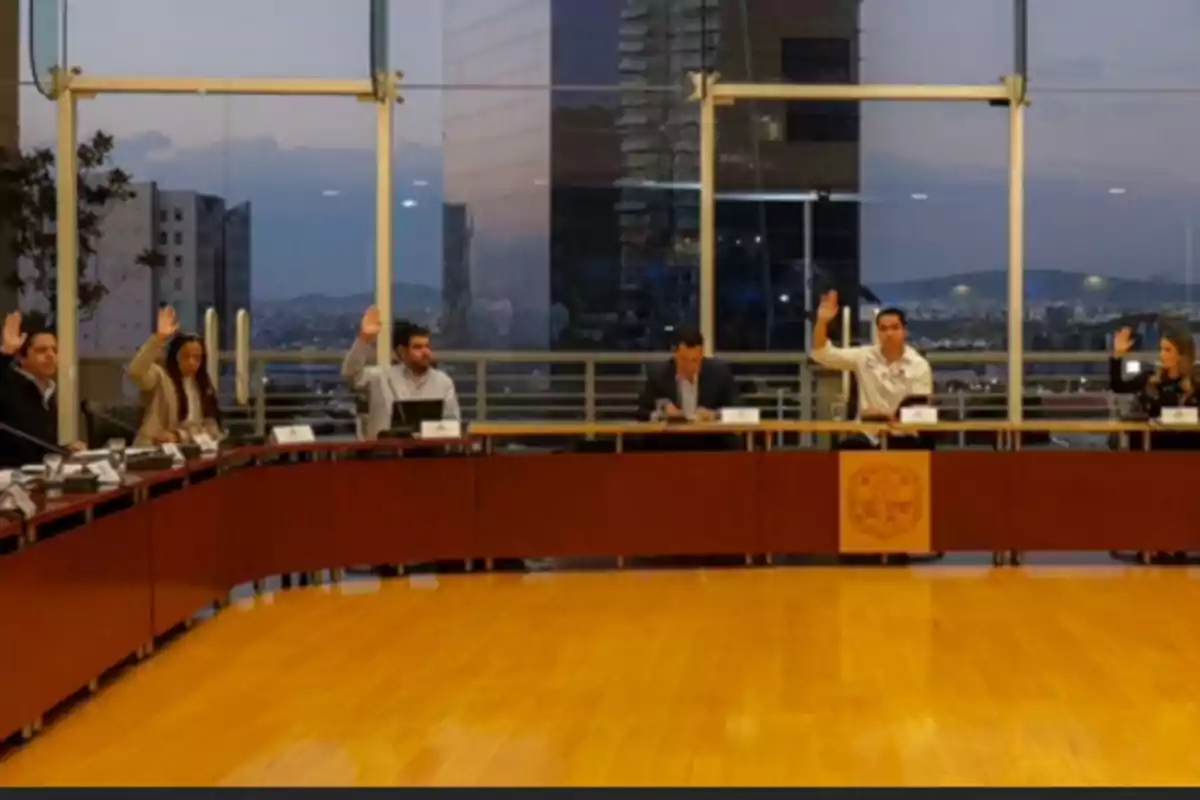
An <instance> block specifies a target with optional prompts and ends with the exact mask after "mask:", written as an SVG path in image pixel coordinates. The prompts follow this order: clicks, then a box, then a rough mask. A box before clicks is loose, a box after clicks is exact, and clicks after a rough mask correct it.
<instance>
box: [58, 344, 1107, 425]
mask: <svg viewBox="0 0 1200 800" xmlns="http://www.w3.org/2000/svg"><path fill="white" fill-rule="evenodd" d="M343 357H344V353H342V352H338V351H330V350H320V351H318V350H286V351H277V350H258V351H253V352H252V353H251V354H250V359H249V361H250V369H251V372H252V373H253V376H254V378H253V380H252V381H251V385H250V387H249V393H248V394H249V405H248V406H238V405H236V404H232V403H228V402H227V403H226V404H225V405H223V411H224V412H225V414H226V418H227V419H228V420H229V422H230V424H231V425H234V426H237V427H247V426H248V427H251V428H253V429H254V431H255V432H257V433H260V434H261V433H264V432H265V430H266V429H267V428H268V427H270V426H272V425H278V424H283V423H284V422H293V423H301V422H304V423H309V424H320V425H322V426H327V427H333V428H334V429H337V430H342V429H345V428H350V427H352V426H354V425H355V424H356V421H357V413H356V406H357V405H358V404H359V402H360V400H361V398H358V397H357V396H356V395H355V394H354V393H353V392H352V391H351V390H350V389H349V388H348V387H347V386H346V385H345V384H344V383H343V382H342V381H341V379H340V376H339V374H338V371H337V369H336V366H337V365H338V364H340V362H341V360H342V358H343ZM440 357H441V361H442V363H443V364H444V365H445V367H446V368H447V369H448V370H449V371H450V372H451V373H452V374H453V375H454V377H455V382H456V384H457V386H458V392H459V398H460V402H461V404H462V406H463V409H464V413H465V414H466V415H467V416H468V417H469V418H471V419H475V420H486V419H507V420H515V419H539V418H541V419H544V418H548V417H549V418H555V419H574V420H584V421H586V420H599V419H620V418H629V417H631V416H632V415H633V414H634V413H635V411H636V398H637V386H638V383H639V382H640V380H641V377H642V375H643V374H644V373H643V371H642V369H636V370H633V369H629V368H630V367H639V368H640V367H644V366H645V365H647V364H649V363H654V362H657V361H661V360H663V359H665V358H666V357H667V356H666V355H665V354H663V353H611V352H544V351H540V352H532V351H527V352H517V351H447V352H444V353H442V354H441V356H440ZM718 357H719V358H721V359H722V360H725V361H727V362H728V363H730V364H732V365H733V366H734V367H735V372H736V373H737V377H738V380H739V381H740V382H741V383H743V385H744V386H745V389H744V393H743V396H744V398H745V399H746V402H747V404H749V405H753V406H756V407H759V408H760V409H761V410H762V411H763V414H764V418H772V419H776V420H817V419H821V418H835V419H836V418H839V417H843V416H844V411H845V402H844V398H843V397H842V396H841V393H840V389H836V390H835V389H833V386H832V384H829V383H828V382H827V383H826V384H825V386H824V389H819V388H818V387H819V385H820V382H821V380H822V379H823V378H824V377H825V376H828V375H830V374H831V373H829V371H827V370H823V369H822V368H820V367H819V366H817V365H814V364H812V363H811V362H810V361H809V359H808V358H807V357H806V355H805V354H804V353H802V352H766V353H764V352H737V353H721V354H718ZM129 358H130V356H129V355H128V354H104V355H97V356H91V357H88V358H85V359H83V362H82V366H84V367H88V366H89V365H91V366H101V367H111V368H113V369H117V368H120V369H121V370H122V372H123V368H124V365H125V364H126V363H127V362H128V360H129ZM928 358H929V360H930V361H931V363H932V364H933V365H934V368H935V371H936V370H938V369H939V368H941V369H943V370H945V369H947V368H953V367H959V368H962V369H965V370H967V371H968V375H967V376H965V377H964V376H949V377H948V378H947V381H939V383H941V385H942V387H945V386H946V384H947V382H948V381H949V382H951V383H950V390H949V391H945V390H943V391H939V392H938V394H937V395H936V397H937V399H938V400H939V402H940V403H941V404H942V405H943V406H944V407H946V408H948V409H950V412H949V413H951V414H953V415H954V416H955V417H956V418H958V419H978V418H992V417H993V416H994V415H997V414H1003V413H1004V411H1005V408H1006V398H1007V395H1006V393H1004V392H1003V390H1002V388H1000V387H1001V386H1002V383H1003V381H1002V380H1000V379H999V377H998V376H997V377H988V376H980V375H974V376H972V375H970V374H969V371H970V370H971V369H972V368H976V367H979V366H991V365H1002V364H1004V363H1006V362H1007V354H1006V353H1003V352H984V351H965V352H951V351H935V352H931V353H929V354H928ZM1108 358H1109V356H1108V354H1107V353H1103V352H1041V353H1038V352H1034V353H1028V354H1027V355H1026V358H1025V362H1026V363H1028V364H1031V365H1075V366H1077V367H1082V368H1083V369H1087V368H1088V367H1091V368H1092V369H1093V370H1095V368H1096V367H1097V366H1098V365H1101V364H1103V363H1106V362H1107V360H1108ZM233 360H234V354H233V353H222V354H221V356H220V362H221V365H222V366H223V367H227V366H229V365H231V364H232V363H233ZM299 365H310V366H311V367H313V370H312V372H311V373H309V372H307V371H298V372H296V373H294V374H287V375H284V376H282V377H281V376H278V375H275V376H272V375H270V367H276V368H282V369H283V371H284V372H286V373H291V370H292V369H293V368H295V367H296V366H299ZM522 367H526V368H527V367H540V368H544V370H545V371H535V372H533V373H532V374H531V373H530V372H529V371H527V370H525V369H522ZM780 367H788V368H789V369H785V370H782V371H781V370H780ZM564 368H565V369H566V371H567V374H563V369H564ZM610 369H615V370H617V372H616V373H613V372H612V371H610ZM555 370H557V372H556V371H555ZM748 370H750V371H748ZM943 374H944V373H943ZM110 377H111V374H110ZM1098 378H1099V375H1098V374H1097V372H1095V371H1093V372H1092V373H1091V374H1083V373H1082V372H1078V371H1075V370H1072V372H1071V373H1069V374H1068V373H1063V374H1045V375H1038V374H1031V375H1029V376H1028V379H1027V381H1026V383H1027V386H1026V392H1027V393H1028V394H1031V395H1035V396H1036V392H1037V391H1038V390H1039V388H1045V387H1047V386H1049V387H1059V388H1060V389H1061V388H1067V389H1069V391H1057V392H1050V393H1047V394H1045V395H1043V397H1046V398H1050V400H1049V401H1048V402H1049V403H1051V404H1052V406H1053V410H1054V413H1055V414H1056V415H1059V416H1076V417H1083V418H1095V417H1097V416H1112V415H1113V414H1114V413H1115V411H1116V409H1117V401H1116V399H1115V398H1114V397H1113V395H1112V394H1111V393H1109V392H1107V391H1094V390H1090V389H1089V388H1088V387H1087V386H1086V384H1087V382H1088V381H1094V382H1095V383H1096V385H1097V386H1099V384H1100V381H1099V380H1098ZM293 380H294V381H295V383H296V384H298V385H299V388H293V387H292V385H291V384H292V382H293ZM964 380H965V381H967V382H972V383H973V382H975V381H982V382H983V383H982V385H977V386H976V387H975V388H973V389H963V388H957V389H956V388H954V384H953V382H954V381H964ZM313 381H317V382H320V384H321V390H320V391H311V390H306V389H305V387H304V384H310V383H311V382H313ZM234 383H235V382H234V381H232V380H222V382H221V388H222V396H223V399H226V400H233V397H234V394H235V392H234V389H235V386H234ZM993 386H994V387H996V388H992V387H993ZM1031 389H1032V390H1034V391H1033V392H1030V390H1031Z"/></svg>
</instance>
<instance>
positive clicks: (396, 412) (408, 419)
mask: <svg viewBox="0 0 1200 800" xmlns="http://www.w3.org/2000/svg"><path fill="white" fill-rule="evenodd" d="M443 406H444V403H443V402H442V401H441V400H398V401H397V402H395V403H392V427H391V430H389V431H388V433H389V434H390V435H391V436H395V437H408V436H412V435H413V434H415V433H419V432H420V431H421V423H422V422H436V421H438V420H440V419H441V418H442V414H443V412H444V408H443Z"/></svg>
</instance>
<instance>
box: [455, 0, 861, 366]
mask: <svg viewBox="0 0 1200 800" xmlns="http://www.w3.org/2000/svg"><path fill="white" fill-rule="evenodd" d="M858 6H859V2H858V0H803V1H802V2H801V0H755V2H753V3H746V2H740V1H739V0H447V3H446V5H445V44H444V48H443V52H444V57H445V78H446V81H447V82H448V83H457V84H460V85H461V84H476V85H490V86H496V87H503V86H508V87H515V86H523V87H542V86H548V85H554V86H556V87H567V88H564V89H563V90H560V91H555V92H550V91H546V90H544V89H538V88H520V89H518V88H507V89H496V90H491V91H485V90H478V91H476V90H456V91H454V92H448V93H447V99H446V101H445V120H444V129H445V149H444V157H445V174H446V194H447V200H448V201H449V202H452V203H465V204H468V205H470V207H471V209H472V216H473V220H474V239H473V242H472V252H471V256H470V272H471V278H472V281H471V286H472V291H473V293H474V295H475V297H476V299H477V300H479V299H481V298H482V299H509V300H511V302H512V303H513V305H514V315H515V319H516V320H517V321H518V324H517V325H515V326H514V334H517V333H519V334H520V335H519V336H515V337H514V339H513V340H512V341H510V342H507V343H504V344H507V345H509V346H538V347H540V346H547V345H549V346H561V347H565V348H570V349H578V348H580V347H587V346H596V347H609V348H617V349H625V348H632V347H658V346H661V345H662V344H663V343H664V340H665V338H667V337H668V336H669V331H670V330H671V329H672V328H673V327H674V326H677V325H679V324H681V323H682V324H688V323H691V324H694V323H695V322H697V321H698V320H697V319H696V314H697V310H698V297H697V286H698V263H699V250H698V234H699V192H698V181H699V127H698V126H699V106H698V105H697V104H695V103H691V102H688V101H687V100H686V99H685V98H684V96H683V91H684V90H683V87H685V86H687V84H688V74H689V73H691V72H694V71H698V70H704V69H710V70H716V71H718V72H720V73H721V74H722V76H723V78H724V79H725V80H727V81H731V80H736V81H738V82H779V81H788V82H803V83H825V82H837V83H843V82H847V83H853V82H856V81H857V80H858V66H857V65H858V52H857V51H858ZM569 87H574V88H569ZM594 87H604V88H606V89H607V91H604V90H596V89H595V88H594ZM618 87H619V88H618ZM672 87H674V88H675V89H677V90H672ZM858 113H859V110H858V107H857V104H855V103H754V102H741V103H738V104H737V105H735V106H733V107H732V108H722V109H720V110H719V114H718V166H717V190H718V208H717V228H718V231H717V233H718V251H719V252H718V285H717V293H718V298H717V313H718V317H719V324H718V331H719V337H720V340H721V341H720V342H719V344H720V346H722V347H766V346H772V347H780V346H784V345H785V344H787V345H790V346H795V345H798V344H800V343H801V342H802V329H803V327H804V326H805V325H806V322H805V321H804V318H803V316H804V314H803V309H802V308H797V306H796V304H792V305H791V306H790V307H783V308H780V307H778V306H779V304H780V303H781V302H784V303H785V304H786V302H787V301H790V299H791V297H796V298H802V297H803V295H804V292H803V285H802V284H803V280H804V271H803V242H804V238H805V237H804V230H803V219H804V207H803V202H802V201H801V200H800V199H799V197H800V194H799V193H801V192H814V191H817V192H820V193H821V196H825V193H827V192H845V193H851V194H855V193H857V190H858V185H859V175H858V169H859V166H858V162H859V158H858V156H859V125H858V119H859V117H858ZM813 217H814V226H813V227H814V230H813V245H814V246H813V252H814V256H815V260H816V267H817V274H818V276H820V277H821V278H822V279H823V280H822V282H820V283H819V284H818V288H824V286H830V287H836V288H838V289H839V290H840V291H842V293H843V294H844V295H845V298H846V300H847V302H848V303H849V304H851V305H852V307H853V306H855V305H856V304H857V301H856V297H857V288H858V283H859V279H858V275H859V269H858V208H857V206H856V205H855V204H841V203H824V202H817V203H814V207H813ZM551 309H553V310H554V311H556V312H560V314H561V315H562V317H563V318H564V319H565V320H566V325H565V327H564V328H563V329H562V335H560V336H552V335H551V334H550V328H549V323H550V321H551V318H552V316H553V315H552V314H551V313H550V312H551ZM555 330H557V328H555ZM793 340H795V341H793ZM492 344H497V343H492Z"/></svg>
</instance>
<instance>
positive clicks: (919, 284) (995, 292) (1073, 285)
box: [867, 269, 1200, 308]
mask: <svg viewBox="0 0 1200 800" xmlns="http://www.w3.org/2000/svg"><path fill="white" fill-rule="evenodd" d="M867 285H868V286H869V288H870V289H871V291H872V292H874V293H875V294H876V295H877V296H878V297H879V299H880V300H881V301H882V302H883V303H894V304H897V305H900V304H907V303H919V302H929V301H934V300H944V301H952V300H961V301H963V302H973V303H1006V302H1007V301H1008V273H1007V272H1004V271H1002V270H994V271H991V272H971V273H965V274H961V275H947V276H945V277H942V278H927V279H923V280H913V281H894V282H886V283H874V282H870V281H868V282H867ZM964 287H965V288H964ZM1185 295H1186V287H1185V286H1184V284H1182V283H1177V282H1171V281H1166V280H1136V279H1132V278H1111V277H1107V276H1100V277H1097V276H1089V275H1088V274H1087V273H1083V272H1067V271H1064V270H1053V269H1034V270H1028V271H1027V272H1026V273H1025V299H1026V302H1029V301H1033V302H1038V303H1078V302H1080V301H1081V300H1085V299H1091V300H1093V301H1108V302H1119V303H1120V304H1121V305H1122V306H1125V307H1130V308H1132V307H1147V308H1154V307H1157V306H1162V305H1165V304H1167V303H1177V302H1180V301H1182V300H1183V299H1184V296H1185ZM1196 295H1197V296H1198V297H1200V292H1196Z"/></svg>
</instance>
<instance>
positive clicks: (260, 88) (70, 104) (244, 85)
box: [54, 69, 396, 441]
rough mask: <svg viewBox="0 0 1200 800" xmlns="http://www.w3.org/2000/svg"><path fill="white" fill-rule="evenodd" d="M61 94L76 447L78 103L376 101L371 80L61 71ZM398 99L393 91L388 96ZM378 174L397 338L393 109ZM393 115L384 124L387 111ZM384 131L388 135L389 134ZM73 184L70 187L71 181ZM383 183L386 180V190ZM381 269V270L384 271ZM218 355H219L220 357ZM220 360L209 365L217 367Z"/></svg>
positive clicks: (68, 416) (68, 363) (71, 423)
mask: <svg viewBox="0 0 1200 800" xmlns="http://www.w3.org/2000/svg"><path fill="white" fill-rule="evenodd" d="M54 79H55V92H56V98H57V103H58V142H57V153H56V165H57V169H56V171H57V193H58V228H57V237H58V265H57V278H58V306H57V308H56V318H57V325H58V425H59V428H58V429H59V436H60V437H61V438H62V439H63V441H71V440H73V439H76V438H78V435H79V385H78V365H79V349H78V335H79V326H78V311H77V306H78V298H79V264H78V253H79V248H78V238H79V218H78V189H77V186H76V183H75V175H76V174H77V172H78V164H77V158H76V146H77V141H76V101H77V100H78V99H79V98H87V97H95V96H96V95H101V94H190V95H197V96H204V95H210V94H211V95H263V96H267V95H278V96H305V97H357V98H361V99H364V100H375V92H374V86H373V84H372V81H371V80H370V79H369V78H363V79H355V80H336V79H335V80H326V79H309V78H199V77H198V78H169V77H153V76H147V77H131V76H96V75H84V74H82V73H81V72H80V71H79V70H77V69H71V70H66V71H62V70H59V71H56V73H55V78H54ZM389 92H390V97H391V98H393V100H394V98H395V96H396V94H395V88H394V84H393V87H392V88H391V89H390V90H389ZM380 107H381V111H380V117H381V118H380V122H379V128H380V139H379V141H380V142H381V143H382V142H386V146H383V145H381V147H380V153H379V159H380V165H381V166H380V169H381V170H382V171H383V172H384V173H386V175H387V179H388V182H387V191H386V192H382V191H381V196H382V197H383V198H384V199H383V201H382V203H383V205H382V206H381V207H380V210H379V214H378V220H380V221H381V224H380V227H379V230H378V231H377V237H378V238H379V240H380V242H381V243H380V244H379V245H378V247H377V251H376V258H377V261H379V262H380V263H384V262H385V261H386V264H387V271H388V276H389V277H388V280H386V281H384V282H383V283H381V284H379V287H382V288H379V291H380V293H381V297H380V304H381V306H380V308H381V310H382V309H383V304H386V306H387V309H388V311H387V313H386V314H385V315H384V326H385V332H386V333H387V337H386V338H385V337H380V338H381V340H383V341H388V340H390V338H391V316H390V314H391V279H390V273H391V135H392V134H391V105H390V102H389V103H380ZM384 107H386V108H387V110H388V114H387V119H386V121H385V120H384V119H383V118H382V117H383V111H382V109H383V108H384ZM385 126H386V128H385ZM68 177H69V178H70V179H69V180H67V179H66V178H68ZM382 181H383V178H382V177H381V178H380V186H381V187H382V185H383V184H382ZM380 269H382V267H380ZM216 352H217V351H216V350H215V349H214V350H213V353H214V356H215V354H216ZM216 360H217V359H216V358H215V357H214V358H213V359H211V361H212V365H213V366H214V367H215V365H216Z"/></svg>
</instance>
